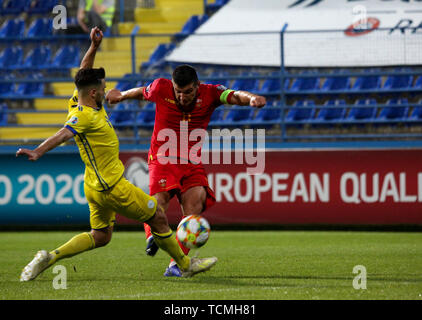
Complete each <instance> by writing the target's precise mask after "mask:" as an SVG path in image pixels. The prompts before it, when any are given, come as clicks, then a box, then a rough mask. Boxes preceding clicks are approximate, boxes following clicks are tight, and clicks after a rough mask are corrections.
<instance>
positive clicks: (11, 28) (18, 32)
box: [0, 18, 25, 38]
mask: <svg viewBox="0 0 422 320" xmlns="http://www.w3.org/2000/svg"><path fill="white" fill-rule="evenodd" d="M24 33H25V21H24V20H23V19H21V18H15V19H9V20H6V21H4V22H3V24H2V26H1V27H0V37H1V38H5V37H23V35H24Z"/></svg>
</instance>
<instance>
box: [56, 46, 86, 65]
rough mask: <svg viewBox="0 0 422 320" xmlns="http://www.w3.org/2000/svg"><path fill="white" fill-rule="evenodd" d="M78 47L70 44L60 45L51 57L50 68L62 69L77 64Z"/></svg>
mask: <svg viewBox="0 0 422 320" xmlns="http://www.w3.org/2000/svg"><path fill="white" fill-rule="evenodd" d="M79 52H80V50H79V48H78V47H76V46H72V45H67V46H63V47H61V48H60V49H59V50H57V52H56V54H55V55H54V57H53V60H52V63H51V68H57V69H63V68H69V69H70V68H73V67H78V66H79Z"/></svg>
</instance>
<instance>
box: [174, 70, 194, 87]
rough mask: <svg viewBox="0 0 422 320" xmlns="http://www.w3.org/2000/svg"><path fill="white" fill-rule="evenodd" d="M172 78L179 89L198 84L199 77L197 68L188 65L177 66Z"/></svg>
mask: <svg viewBox="0 0 422 320" xmlns="http://www.w3.org/2000/svg"><path fill="white" fill-rule="evenodd" d="M172 78H173V81H174V83H175V84H177V85H178V86H179V87H186V86H187V85H189V84H191V83H195V84H196V83H197V82H198V75H197V74H196V70H195V68H194V67H191V66H190V65H187V64H183V65H180V66H177V67H176V69H174V71H173V75H172Z"/></svg>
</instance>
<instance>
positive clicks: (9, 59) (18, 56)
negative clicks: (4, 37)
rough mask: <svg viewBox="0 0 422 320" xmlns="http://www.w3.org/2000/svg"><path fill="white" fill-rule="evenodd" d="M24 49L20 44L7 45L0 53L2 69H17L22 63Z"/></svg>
mask: <svg viewBox="0 0 422 320" xmlns="http://www.w3.org/2000/svg"><path fill="white" fill-rule="evenodd" d="M22 55H23V50H22V47H20V46H11V47H7V48H6V49H4V50H3V51H2V52H1V53H0V69H7V70H8V69H16V68H18V67H20V66H21V64H22V59H23V57H22Z"/></svg>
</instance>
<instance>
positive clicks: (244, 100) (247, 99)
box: [229, 90, 267, 108]
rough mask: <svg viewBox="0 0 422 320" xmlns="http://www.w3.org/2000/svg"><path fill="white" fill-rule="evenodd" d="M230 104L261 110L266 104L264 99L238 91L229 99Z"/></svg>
mask: <svg viewBox="0 0 422 320" xmlns="http://www.w3.org/2000/svg"><path fill="white" fill-rule="evenodd" d="M229 103H230V104H235V105H239V106H251V107H254V108H262V107H263V106H265V104H266V103H267V101H266V99H265V97H263V96H259V95H256V94H253V93H250V92H248V91H242V90H238V91H235V92H234V93H233V95H232V96H231V97H230V101H229Z"/></svg>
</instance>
